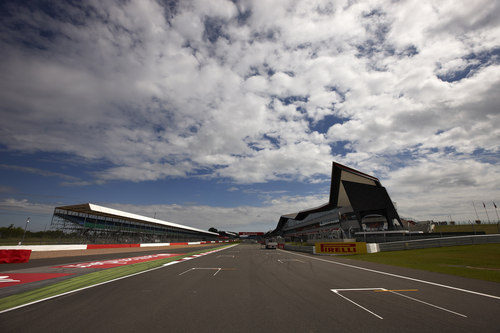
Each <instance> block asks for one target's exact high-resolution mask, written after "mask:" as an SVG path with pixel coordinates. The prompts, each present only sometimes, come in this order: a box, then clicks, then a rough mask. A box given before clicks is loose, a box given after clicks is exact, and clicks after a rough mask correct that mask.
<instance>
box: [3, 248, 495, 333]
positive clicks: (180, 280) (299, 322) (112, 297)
mask: <svg viewBox="0 0 500 333" xmlns="http://www.w3.org/2000/svg"><path fill="white" fill-rule="evenodd" d="M162 252H168V251H162ZM61 260H63V258H61ZM64 260H67V259H66V258H64ZM85 260H88V258H86V259H85ZM73 261H74V260H73ZM351 265H352V266H357V267H364V268H366V269H358V268H355V267H352V266H351ZM386 273H388V274H393V275H388V274H386ZM396 275H397V276H396ZM400 276H405V277H409V278H412V279H413V280H412V279H406V278H402V277H400ZM429 282H430V283H431V284H430V283H429ZM432 283H434V284H432ZM453 288H455V289H453ZM457 288H460V289H461V290H459V289H457ZM469 291H472V292H476V293H472V292H469ZM0 330H1V331H2V332H69V331H71V332H75V331H76V332H83V331H85V332H89V331H90V332H138V331H163V332H199V331H207V332H216V331H217V332H230V331H231V332H299V331H300V332H302V331H304V332H335V331H338V332H402V331H404V332H499V330H500V284H498V283H493V282H485V281H479V280H470V279H465V278H460V277H454V276H448V275H443V274H436V273H430V272H422V271H417V270H410V269H404V268H397V267H389V266H385V265H379V264H373V263H363V262H358V261H354V260H349V259H345V258H337V257H326V256H312V255H307V254H302V253H296V252H287V251H282V250H265V249H261V248H260V246H259V245H250V244H240V245H237V246H234V247H231V248H228V249H226V250H223V251H220V252H216V253H213V254H209V255H206V256H203V257H199V258H196V259H193V260H189V261H185V262H181V263H178V264H175V265H170V266H166V267H163V268H161V269H158V270H154V271H151V272H147V273H144V274H140V275H136V276H131V277H129V278H126V279H122V280H118V281H114V282H111V283H108V284H105V285H101V286H97V287H94V288H90V289H86V290H82V291H78V292H75V293H72V294H69V295H65V296H62V297H58V298H54V299H51V300H47V301H43V302H40V303H37V304H33V305H30V306H26V307H23V308H20V309H16V310H12V311H9V312H5V313H2V314H0Z"/></svg>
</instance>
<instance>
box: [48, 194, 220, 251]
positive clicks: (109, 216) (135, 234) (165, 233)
mask: <svg viewBox="0 0 500 333" xmlns="http://www.w3.org/2000/svg"><path fill="white" fill-rule="evenodd" d="M51 229H53V230H59V231H63V233H64V234H65V235H72V236H73V237H74V238H78V239H80V242H81V243H162V242H185V241H212V240H218V239H219V237H220V236H219V234H218V233H215V232H210V231H205V230H201V229H197V228H193V227H189V226H185V225H181V224H176V223H172V222H167V221H162V220H158V219H155V218H150V217H147V216H141V215H137V214H133V213H128V212H124V211H120V210H116V209H112V208H107V207H103V206H99V205H96V204H92V203H85V204H78V205H71V206H61V207H56V208H55V209H54V215H53V216H52V222H51Z"/></svg>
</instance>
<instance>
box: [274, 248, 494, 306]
mask: <svg viewBox="0 0 500 333" xmlns="http://www.w3.org/2000/svg"><path fill="white" fill-rule="evenodd" d="M279 251H283V252H285V251H284V250H281V249H280V250H279ZM286 252H287V253H290V254H294V255H296V256H301V257H304V258H310V259H315V260H319V261H324V262H328V263H330V264H335V265H340V266H346V267H350V268H356V269H360V270H364V271H368V272H372V273H378V274H383V275H388V276H392V277H397V278H400V279H406V280H410V281H416V282H420V283H426V284H430V285H433V286H437V287H442V288H448V289H452V290H457V291H461V292H464V293H469V294H474V295H478V296H484V297H490V298H494V299H498V300H500V296H494V295H489V294H484V293H480V292H477V291H473V290H467V289H462V288H457V287H452V286H447V285H445V284H440V283H436V282H431V281H425V280H420V279H415V278H412V277H408V276H403V275H397V274H392V273H387V272H382V271H377V270H374V269H370V268H365V267H360V266H354V265H349V264H344V263H341V262H336V261H330V260H326V259H321V258H315V257H310V256H306V255H303V254H299V253H294V252H291V251H286Z"/></svg>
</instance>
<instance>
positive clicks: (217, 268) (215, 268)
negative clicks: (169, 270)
mask: <svg viewBox="0 0 500 333" xmlns="http://www.w3.org/2000/svg"><path fill="white" fill-rule="evenodd" d="M199 269H201V270H212V271H217V272H215V273H214V275H212V276H216V275H217V273H219V272H220V271H221V269H222V267H212V268H210V267H207V268H205V267H193V268H190V269H188V270H187V271H185V272H182V273H180V274H179V275H183V274H184V273H187V272H191V271H194V270H199Z"/></svg>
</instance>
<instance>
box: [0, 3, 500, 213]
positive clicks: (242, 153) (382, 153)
mask: <svg viewBox="0 0 500 333" xmlns="http://www.w3.org/2000/svg"><path fill="white" fill-rule="evenodd" d="M6 8H7V9H8V10H9V13H10V16H9V17H8V18H5V20H3V23H2V31H3V32H2V33H1V41H0V47H1V48H2V50H3V51H2V61H1V62H0V74H1V75H2V81H1V82H0V101H1V102H0V113H1V116H2V119H3V121H2V124H1V125H0V144H2V145H3V146H5V147H7V149H8V150H9V151H21V152H38V151H44V152H62V153H69V154H71V155H76V156H78V157H81V158H84V159H86V160H88V161H89V162H90V163H92V162H95V161H103V160H104V161H106V162H107V163H108V164H110V165H111V166H110V167H109V168H108V169H105V170H97V171H96V172H95V173H94V175H95V180H94V181H109V180H115V179H118V180H131V181H144V180H156V179H161V178H165V177H186V176H187V175H188V174H196V172H197V171H198V170H203V171H204V172H203V173H204V177H228V178H231V179H232V180H234V181H235V182H237V183H254V182H265V181H269V180H279V179H285V180H300V181H310V182H317V181H321V180H322V179H323V178H324V177H325V176H326V177H327V176H329V173H330V170H329V163H330V161H331V160H336V161H340V162H342V163H346V164H349V165H350V166H353V167H357V168H360V169H362V170H363V171H366V172H376V173H377V175H379V176H380V175H381V176H383V177H384V179H387V181H388V182H389V183H390V184H391V188H395V189H396V188H399V187H400V188H407V185H406V183H405V179H406V178H409V179H412V177H413V178H418V176H419V175H420V173H421V171H420V170H428V169H429V168H431V169H432V170H440V168H439V167H437V168H436V166H440V165H446V166H449V165H450V163H451V162H450V161H457V160H460V161H462V162H464V163H458V165H457V166H456V168H458V170H457V172H458V173H459V174H461V175H463V174H465V173H467V172H472V176H470V177H472V178H471V180H472V182H471V183H470V184H469V185H468V186H469V187H463V186H458V183H457V184H455V185H457V186H456V191H459V192H460V196H457V197H455V199H454V200H462V201H463V200H469V199H470V196H471V193H473V192H474V191H471V189H475V190H477V191H479V189H480V188H481V187H482V186H483V185H484V186H486V183H483V182H481V181H480V180H479V179H480V177H481V174H477V173H474V172H473V170H478V169H480V170H483V172H484V173H485V175H486V176H487V177H489V178H490V179H498V173H497V172H498V167H496V165H498V157H499V156H498V153H499V145H498V142H500V130H499V128H500V127H499V125H500V116H499V112H498V110H499V105H500V101H499V99H498V96H500V95H499V93H498V87H499V80H500V72H499V71H500V68H499V66H498V45H500V43H499V39H500V37H499V36H500V25H499V24H498V20H496V19H495V18H496V17H498V15H497V14H498V13H499V11H500V9H499V8H500V6H499V5H498V4H497V3H495V2H491V1H477V2H474V4H470V3H469V2H458V3H457V2H455V1H453V2H444V3H439V4H436V3H435V2H433V1H405V2H396V3H394V2H390V1H366V2H365V1H362V2H356V3H351V2H350V1H339V2H335V3H330V2H326V1H325V2H323V1H308V2H303V1H299V2H297V1H278V2H272V3H271V2H265V1H238V2H236V3H233V2H230V1H222V0H221V1H183V2H181V3H179V4H178V6H177V7H176V8H174V9H170V8H167V7H164V6H162V5H161V4H159V3H157V2H155V1H153V0H149V1H130V2H126V3H123V2H113V1H110V2H92V3H90V4H88V5H87V6H86V7H85V8H84V9H83V11H82V9H81V8H77V7H75V6H72V5H70V4H64V3H59V4H58V5H57V7H56V10H58V11H61V12H62V13H63V14H64V15H61V17H65V19H64V20H60V19H57V18H54V17H50V16H49V15H47V14H45V13H43V11H42V10H36V8H35V9H34V10H28V9H26V8H24V7H23V5H22V4H16V3H12V4H11V5H10V6H7V7H6ZM104 18H105V19H104ZM26 22H29V25H28V24H26V25H23V24H22V23H26ZM19 23H21V24H19ZM13 26H21V27H23V26H24V28H22V29H13V28H12V27H13ZM494 50H497V51H494ZM495 57H496V58H495ZM486 58H488V59H486ZM495 59H496V60H495ZM460 71H468V73H467V75H466V76H465V77H463V78H461V77H457V78H456V81H453V82H446V81H444V80H443V77H448V76H450V75H451V76H453V75H459V74H457V73H459V72H460ZM451 76H450V77H451ZM450 81H452V80H450ZM326 116H336V117H344V118H348V119H347V120H346V121H345V122H343V123H342V122H341V123H337V124H335V125H333V124H329V126H330V125H333V126H330V128H329V130H328V131H327V132H326V133H318V132H316V131H314V130H313V128H314V127H313V126H315V125H317V124H320V123H321V122H322V121H323V120H324V119H325V117H326ZM337 142H341V143H342V144H341V146H345V147H347V148H348V151H347V152H345V151H337V150H335V149H333V150H332V148H331V147H332V146H333V145H335V144H336V143H337ZM344 142H345V143H344ZM436 151H439V152H440V153H439V154H435V155H429V154H430V153H435V152H436ZM444 151H447V152H448V153H443V152H444ZM408 152H411V154H410V157H409V158H407V160H405V159H404V158H403V157H402V156H408ZM483 155H484V156H488V160H486V159H484V158H481V157H482V156H483ZM395 160H397V161H398V163H397V164H395V163H393V162H394V161H395ZM471 164H474V165H475V168H472V169H469V168H467V167H466V166H468V165H471ZM416 165H417V166H418V167H416ZM207 172H208V175H207ZM448 176H449V175H448V174H447V173H446V172H443V173H438V174H437V176H436V177H437V178H439V177H442V178H443V180H442V181H441V182H439V181H438V179H436V181H435V182H433V186H435V191H433V192H432V193H441V192H440V191H446V189H447V188H448V187H449V186H450V183H449V182H447V181H446V179H448V178H447V177H448ZM495 177H497V178H495ZM459 178H460V179H463V177H462V176H461V177H459ZM451 183H453V181H451ZM459 183H460V182H459ZM414 186H415V187H414V188H413V187H412V191H418V190H424V189H425V186H424V184H414ZM432 193H431V194H430V195H429V196H430V197H432V198H434V200H435V201H434V202H443V200H444V199H443V198H442V196H443V195H442V194H440V195H439V196H438V195H437V194H436V195H434V194H432ZM443 193H444V192H443ZM497 193H498V192H497ZM490 194H491V195H495V190H491V193H490ZM398 196H400V198H401V199H399V201H401V202H404V201H405V200H407V201H406V202H409V198H410V197H409V195H408V194H405V192H404V191H398ZM405 198H406V199H405ZM460 202H461V201H460ZM429 205H430V206H433V204H432V201H429ZM401 206H402V205H400V207H401ZM434 207H438V205H436V204H434ZM436 209H437V208H436ZM427 210H429V211H432V209H431V208H428V209H427ZM412 214H413V211H412ZM415 214H416V213H415Z"/></svg>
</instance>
